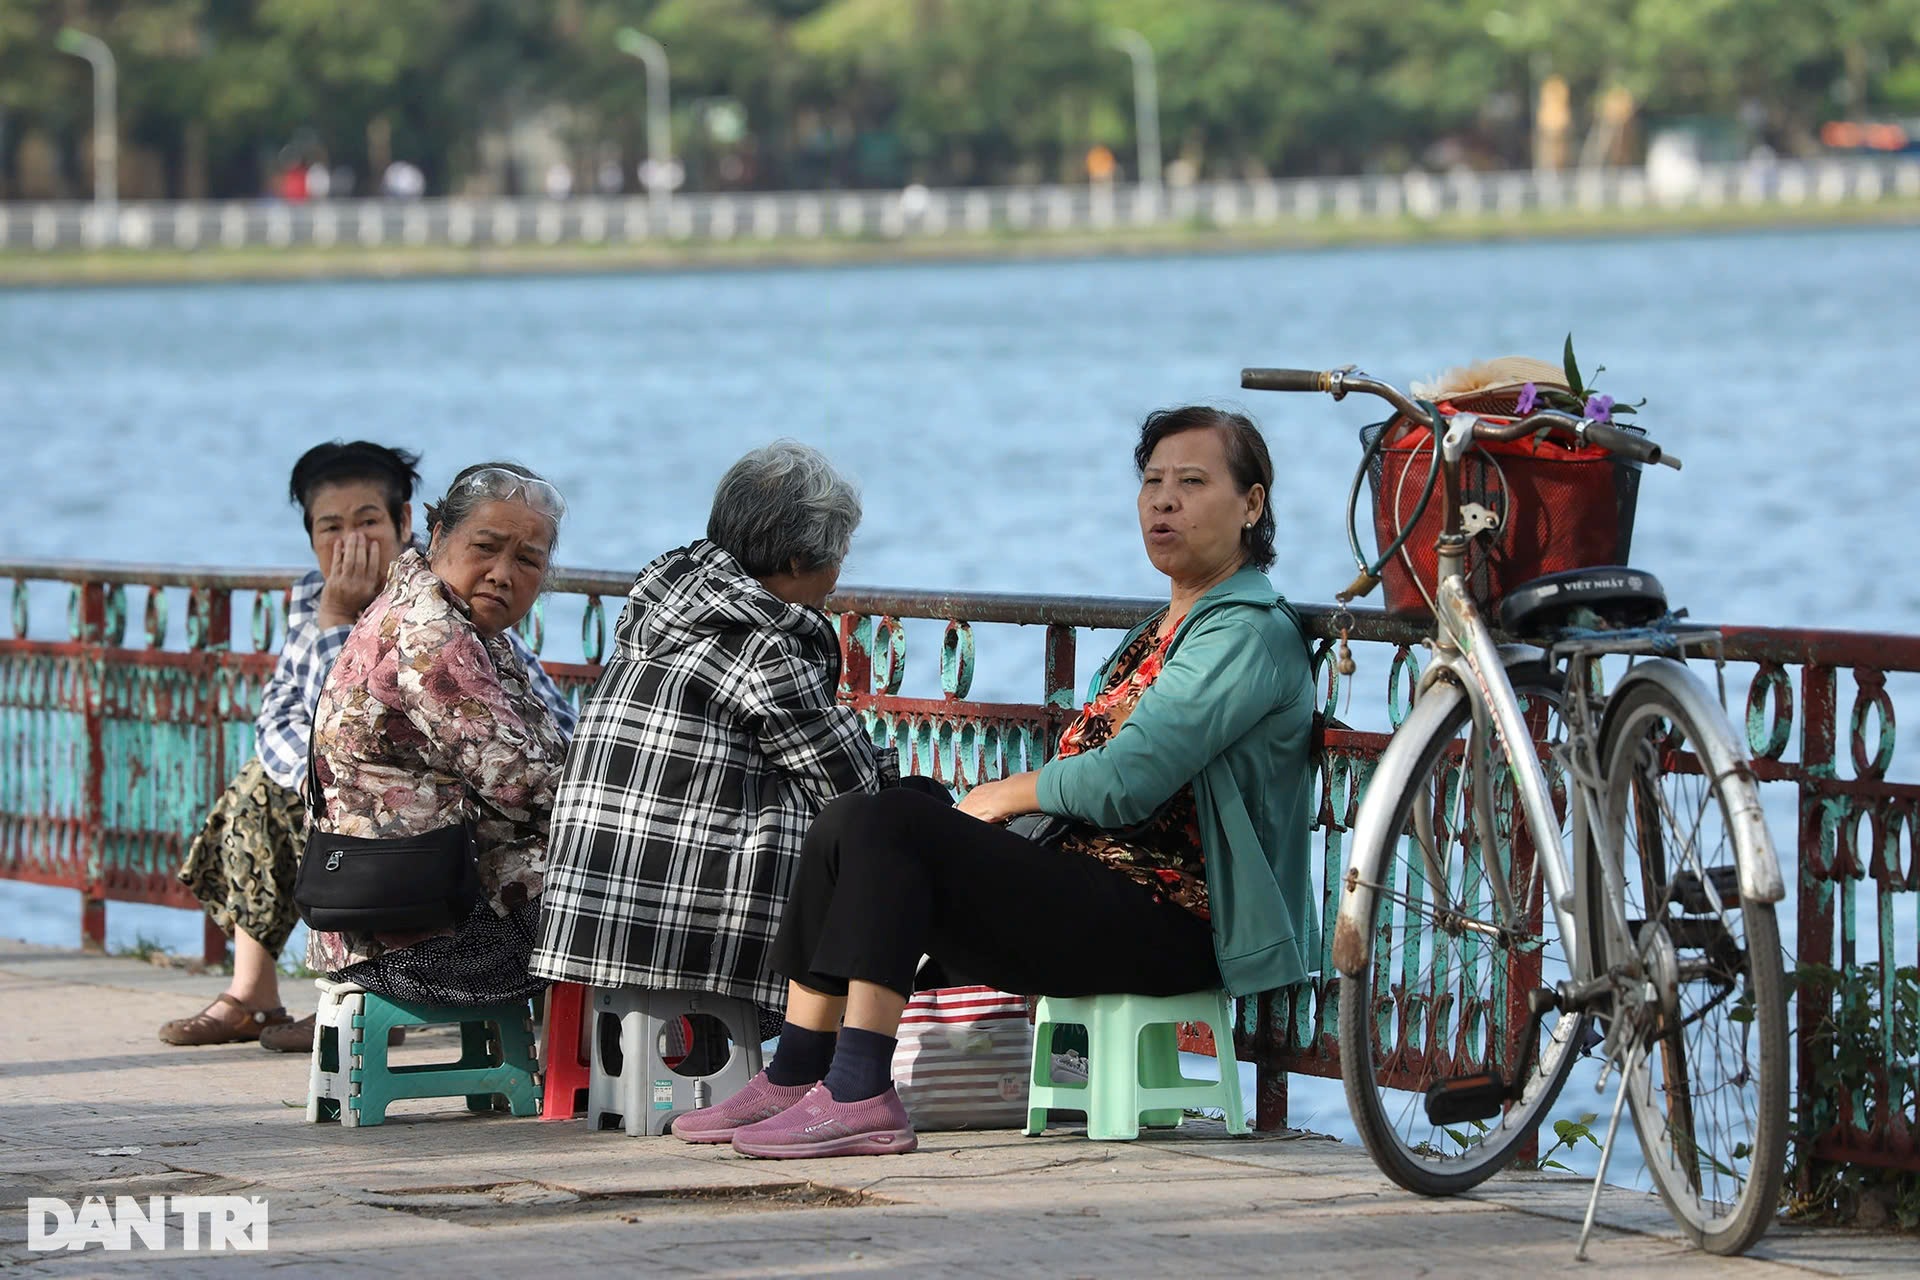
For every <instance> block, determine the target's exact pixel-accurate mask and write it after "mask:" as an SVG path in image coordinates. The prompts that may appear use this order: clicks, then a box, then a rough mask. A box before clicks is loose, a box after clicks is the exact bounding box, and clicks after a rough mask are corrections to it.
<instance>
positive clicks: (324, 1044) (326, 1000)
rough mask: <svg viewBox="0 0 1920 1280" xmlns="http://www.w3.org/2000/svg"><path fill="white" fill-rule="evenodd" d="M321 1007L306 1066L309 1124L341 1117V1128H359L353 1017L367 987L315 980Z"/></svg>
mask: <svg viewBox="0 0 1920 1280" xmlns="http://www.w3.org/2000/svg"><path fill="white" fill-rule="evenodd" d="M313 985H314V986H316V987H318V988H319V989H320V1008H319V1009H318V1010H317V1011H315V1013H314V1015H313V1050H312V1053H311V1055H310V1064H309V1066H308V1067H307V1123H308V1124H314V1123H317V1122H319V1121H321V1120H338V1121H339V1122H340V1124H341V1127H342V1128H347V1129H357V1128H359V1127H360V1111H359V1108H357V1107H354V1106H352V1105H350V1103H349V1100H350V1099H351V1098H352V1096H353V1078H352V1077H353V1055H352V1053H351V1052H350V1051H349V1048H348V1046H350V1045H351V1044H352V1043H353V1041H354V1032H353V1019H354V1015H356V1014H358V1013H359V1012H360V1011H361V1010H362V1009H363V1008H364V1007H365V1003H366V995H367V989H366V988H365V987H361V986H356V985H354V984H353V983H351V982H330V981H328V980H327V979H325V978H317V979H315V980H314V984H313Z"/></svg>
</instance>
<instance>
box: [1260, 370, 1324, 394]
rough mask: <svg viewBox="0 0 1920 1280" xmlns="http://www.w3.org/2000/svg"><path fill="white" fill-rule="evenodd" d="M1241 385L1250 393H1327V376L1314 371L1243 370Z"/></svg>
mask: <svg viewBox="0 0 1920 1280" xmlns="http://www.w3.org/2000/svg"><path fill="white" fill-rule="evenodd" d="M1240 385H1241V386H1243V387H1245V388H1246V389H1247V390H1249V391H1325V390H1327V375H1326V374H1324V373H1319V372H1317V371H1315V370H1313V369H1242V370H1241V371H1240Z"/></svg>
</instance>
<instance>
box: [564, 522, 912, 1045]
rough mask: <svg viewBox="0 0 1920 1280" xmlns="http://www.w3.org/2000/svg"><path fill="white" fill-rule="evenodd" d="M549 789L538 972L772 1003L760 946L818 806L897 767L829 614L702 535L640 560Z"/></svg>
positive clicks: (871, 784) (872, 784)
mask: <svg viewBox="0 0 1920 1280" xmlns="http://www.w3.org/2000/svg"><path fill="white" fill-rule="evenodd" d="M616 631H617V638H618V643H617V651H616V653H615V654H614V656H613V658H612V659H611V660H610V661H609V662H608V663H607V666H606V669H605V670H604V671H603V672H602V673H601V676H600V680H599V682H598V683H597V684H595V685H594V687H593V689H592V691H591V692H589V693H588V695H587V698H586V702H585V705H584V706H583V708H582V709H581V713H580V724H579V727H578V728H577V729H576V730H575V732H574V737H573V744H572V746H571V748H570V749H569V750H568V752H567V762H566V768H565V770H564V773H563V775H562V778H561V782H560V789H559V793H558V795H557V796H556V797H555V800H554V809H553V834H552V838H551V842H550V844H549V847H548V854H547V875H546V883H545V888H544V890H543V892H542V894H541V925H540V945H539V947H538V949H537V950H536V951H535V952H534V956H533V965H532V968H533V972H534V973H535V974H537V975H540V976H544V977H547V978H552V979H555V980H557V981H565V982H580V983H585V984H588V985H590V986H603V987H610V986H629V985H631V986H643V987H652V988H666V987H685V988H690V989H693V990H700V991H714V992H719V993H722V994H725V995H731V996H741V997H744V998H746V999H749V1000H753V1001H756V1002H758V1003H760V1004H762V1005H766V1006H769V1007H772V1008H781V1007H783V1006H784V1004H785V984H784V983H782V982H779V981H776V979H775V978H774V976H773V975H772V974H771V973H770V972H769V971H768V967H767V952H768V949H769V947H770V946H771V945H772V942H773V937H774V934H775V932H776V931H777V930H778V928H779V924H780V915H781V910H782V908H783V907H784V906H785V904H786V900H787V891H788V889H789V888H790V887H791V886H792V884H793V877H794V872H795V870H796V868H797V867H798V865H799V860H800V842H801V839H802V837H804V836H805V835H806V832H807V828H808V826H810V825H811V824H812V822H813V819H814V817H815V815H816V814H818V813H819V812H820V810H821V808H822V807H824V806H825V805H826V803H827V802H828V801H829V800H832V799H833V798H834V797H836V796H840V795H844V794H847V793H849V792H872V791H877V790H878V789H879V788H880V786H881V783H882V781H883V775H884V776H885V777H886V778H889V779H890V778H891V777H892V776H894V775H895V774H896V773H897V768H898V766H897V763H896V761H895V758H894V755H893V753H892V752H891V751H882V750H881V749H879V748H876V747H875V746H874V744H873V743H872V742H871V740H869V738H868V737H867V735H866V733H865V731H864V730H863V729H862V727H861V724H860V719H859V716H858V715H856V714H855V713H854V712H853V711H852V710H851V709H849V708H847V707H844V706H841V705H839V703H838V702H836V701H835V690H836V688H837V686H838V684H839V679H840V647H839V644H838V642H837V640H836V638H835V635H834V631H833V628H832V626H831V624H830V623H829V622H828V621H827V618H826V617H825V615H823V614H821V613H819V612H817V611H815V610H813V609H808V608H804V607H802V606H798V605H789V604H785V603H782V602H781V601H780V600H779V599H777V598H776V597H774V596H773V595H772V594H771V593H769V592H768V591H767V590H766V588H764V587H762V586H761V585H760V584H759V583H758V582H756V581H754V579H752V578H751V577H749V576H748V575H747V574H746V572H745V571H744V570H743V569H741V567H740V565H739V563H738V562H737V561H735V560H734V558H733V557H732V556H730V555H728V554H727V553H726V552H725V551H723V550H721V549H720V548H719V547H718V546H715V545H714V544H713V543H711V542H708V541H706V540H705V539H702V540H700V541H698V542H695V543H693V544H692V545H691V546H688V547H683V548H680V549H678V550H674V551H669V552H667V553H666V554H665V555H663V556H661V557H660V558H659V559H657V560H655V561H654V562H653V563H652V564H650V565H648V566H647V567H646V568H644V569H642V570H641V571H640V575H639V577H638V578H636V579H635V580H634V584H633V588H632V589H631V590H630V591H629V592H628V593H627V606H626V609H625V611H624V612H622V613H621V615H620V622H619V625H618V627H617V628H616Z"/></svg>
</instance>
